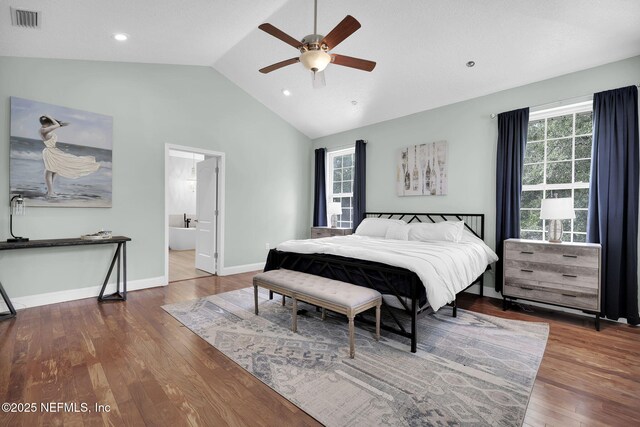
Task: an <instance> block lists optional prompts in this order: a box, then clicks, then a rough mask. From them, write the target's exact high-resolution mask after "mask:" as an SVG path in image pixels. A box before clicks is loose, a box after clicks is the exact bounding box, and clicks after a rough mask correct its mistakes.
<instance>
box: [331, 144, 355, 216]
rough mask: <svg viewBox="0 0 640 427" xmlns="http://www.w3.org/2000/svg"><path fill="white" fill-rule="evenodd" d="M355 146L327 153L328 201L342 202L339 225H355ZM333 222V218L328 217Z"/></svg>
mask: <svg viewBox="0 0 640 427" xmlns="http://www.w3.org/2000/svg"><path fill="white" fill-rule="evenodd" d="M355 151H356V149H355V147H354V148H348V149H346V150H339V151H331V152H329V153H327V165H328V167H327V201H328V202H340V204H341V205H342V214H341V215H338V227H344V228H352V227H353V219H352V215H353V166H354V164H353V159H354V156H355ZM327 224H331V218H327Z"/></svg>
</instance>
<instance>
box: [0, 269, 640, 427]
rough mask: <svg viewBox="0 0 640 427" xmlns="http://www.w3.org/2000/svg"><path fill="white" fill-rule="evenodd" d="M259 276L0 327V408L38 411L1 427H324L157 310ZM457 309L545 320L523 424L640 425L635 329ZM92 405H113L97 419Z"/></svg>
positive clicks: (488, 304) (484, 303) (134, 295)
mask: <svg viewBox="0 0 640 427" xmlns="http://www.w3.org/2000/svg"><path fill="white" fill-rule="evenodd" d="M252 276H253V273H246V274H239V275H235V276H226V277H216V276H209V277H206V278H200V279H195V280H186V281H182V282H179V283H175V284H170V285H169V286H166V287H162V288H154V289H147V290H143V291H136V292H130V293H129V294H128V301H126V302H124V303H122V302H120V303H108V304H98V303H97V302H96V300H95V299H85V300H80V301H73V302H68V303H62V304H54V305H49V306H44V307H37V308H31V309H26V310H21V311H19V312H18V317H17V318H15V319H12V320H8V321H4V322H0V402H15V403H32V402H33V403H36V404H37V405H38V410H37V411H36V412H35V413H20V414H18V413H3V412H0V426H19V425H23V426H32V425H41V424H46V425H63V424H64V425H74V426H75V425H77V426H81V425H102V424H112V425H145V424H146V425H171V426H177V425H216V426H217V425H237V426H240V425H252V426H254V425H256V426H270V425H276V424H277V425H282V426H286V425H296V426H298V425H318V423H317V422H316V421H315V420H314V419H312V418H311V417H309V416H308V415H307V414H305V413H304V412H303V411H301V410H300V409H298V408H297V407H296V406H294V405H293V404H291V403H290V402H288V401H287V400H285V399H284V398H282V397H281V396H280V395H278V394H277V393H276V392H274V391H273V390H271V389H270V388H269V387H267V386H266V385H264V384H263V383H261V382H260V381H259V380H257V379H256V378H254V377H253V376H252V375H250V374H248V373H247V372H246V371H244V370H243V369H242V368H240V367H239V366H237V365H236V364H235V363H234V362H232V361H231V360H229V359H227V358H226V357H225V356H224V355H222V354H221V353H220V352H219V351H218V350H216V349H215V348H214V347H212V346H210V345H209V344H208V343H206V342H205V341H204V340H202V339H201V338H199V337H198V336H197V335H195V334H194V333H192V332H191V331H189V330H188V329H187V328H186V327H184V326H182V325H181V324H180V323H179V322H177V321H176V320H175V319H173V317H171V316H170V315H168V314H166V313H165V312H164V310H162V308H161V306H162V305H164V304H168V303H173V302H178V301H185V300H190V299H194V298H198V297H202V296H205V295H210V294H214V293H219V292H225V291H229V290H233V289H239V288H243V287H246V286H250V285H251V278H252ZM459 307H461V308H465V309H470V310H474V311H478V312H483V313H488V314H492V315H496V316H500V317H507V318H512V319H521V320H529V321H544V322H548V323H549V324H550V326H551V328H550V329H551V331H550V335H549V342H548V344H547V349H546V352H545V355H544V358H543V361H542V364H541V366H540V370H539V373H538V376H537V378H536V382H535V386H534V389H533V393H532V396H531V401H530V403H529V407H528V411H527V415H526V418H525V425H526V426H544V425H550V426H551V425H553V426H592V425H594V426H604V425H607V426H629V425H637V422H638V420H639V419H640V405H639V404H638V396H639V395H640V363H638V359H639V357H640V330H639V329H638V328H633V327H629V326H627V325H623V324H618V323H613V322H607V321H605V322H603V324H602V330H601V332H596V331H595V330H594V329H593V320H590V319H589V318H583V317H580V316H572V315H567V314H558V313H554V312H552V311H547V310H544V309H539V308H535V310H536V311H535V312H532V313H527V312H524V311H522V310H511V311H507V312H503V311H502V310H501V302H500V301H498V300H494V299H490V298H479V297H477V296H475V295H463V296H462V297H461V298H460V299H459ZM47 402H48V403H52V402H67V403H76V404H78V405H80V404H81V403H86V404H88V409H90V410H91V412H89V411H87V412H84V413H83V412H81V410H82V408H81V407H80V406H79V408H78V412H69V411H63V410H60V411H58V412H49V413H45V412H43V411H42V409H41V408H40V404H41V403H47ZM96 403H99V404H103V405H110V409H111V410H110V412H101V413H100V412H97V411H95V407H94V405H95V404H96Z"/></svg>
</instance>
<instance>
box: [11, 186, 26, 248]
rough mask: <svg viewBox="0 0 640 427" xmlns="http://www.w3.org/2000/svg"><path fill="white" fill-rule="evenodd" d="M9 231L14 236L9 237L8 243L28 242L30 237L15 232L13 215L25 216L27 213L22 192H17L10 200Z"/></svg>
mask: <svg viewBox="0 0 640 427" xmlns="http://www.w3.org/2000/svg"><path fill="white" fill-rule="evenodd" d="M9 208H10V211H9V232H10V233H11V235H12V236H13V239H7V242H8V243H13V242H28V241H29V238H28V237H19V236H16V235H15V234H13V216H14V215H16V216H23V215H24V214H25V213H26V210H25V206H24V199H23V198H22V194H16V195H15V196H13V197H12V198H11V200H10V201H9Z"/></svg>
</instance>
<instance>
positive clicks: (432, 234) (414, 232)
mask: <svg viewBox="0 0 640 427" xmlns="http://www.w3.org/2000/svg"><path fill="white" fill-rule="evenodd" d="M463 229H464V222H463V221H441V222H436V223H420V224H409V240H417V241H420V242H424V241H428V240H445V241H449V242H455V243H458V242H460V239H461V238H462V230H463Z"/></svg>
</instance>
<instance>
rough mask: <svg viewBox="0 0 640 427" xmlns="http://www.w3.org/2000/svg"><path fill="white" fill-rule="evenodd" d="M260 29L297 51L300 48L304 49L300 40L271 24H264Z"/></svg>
mask: <svg viewBox="0 0 640 427" xmlns="http://www.w3.org/2000/svg"><path fill="white" fill-rule="evenodd" d="M258 28H260V29H261V30H262V31H264V32H265V33H267V34H271V35H272V36H273V37H275V38H277V39H280V40H282V41H283V42H285V43H287V44H290V45H291V46H293V47H295V48H296V49H299V48H300V47H302V42H299V41H298V40H296V39H294V38H293V37H291V36H290V35H289V34H287V33H285V32H284V31H282V30H279V29H277V28H276V27H274V26H273V25H271V24H262V25H260V26H258Z"/></svg>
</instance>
